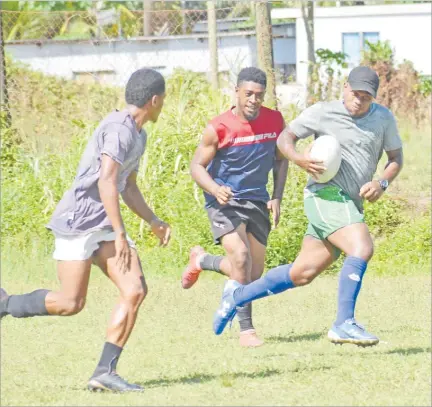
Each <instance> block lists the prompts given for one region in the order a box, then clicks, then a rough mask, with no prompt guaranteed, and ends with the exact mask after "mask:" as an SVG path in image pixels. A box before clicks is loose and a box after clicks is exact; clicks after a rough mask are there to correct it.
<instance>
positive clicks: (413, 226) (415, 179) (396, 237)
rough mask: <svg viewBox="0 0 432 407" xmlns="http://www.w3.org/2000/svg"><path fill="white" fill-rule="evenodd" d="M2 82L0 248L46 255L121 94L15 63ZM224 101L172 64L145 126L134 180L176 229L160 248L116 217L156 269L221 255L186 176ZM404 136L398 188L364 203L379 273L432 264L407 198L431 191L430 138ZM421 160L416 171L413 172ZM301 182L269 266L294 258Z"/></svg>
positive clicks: (415, 209) (291, 183)
mask: <svg viewBox="0 0 432 407" xmlns="http://www.w3.org/2000/svg"><path fill="white" fill-rule="evenodd" d="M8 80H9V84H10V90H11V91H10V97H11V111H12V118H13V128H12V130H11V131H9V133H8V134H9V135H8V136H7V140H6V142H5V139H4V140H2V143H3V146H4V147H5V148H3V149H2V170H3V171H2V196H1V212H2V217H1V226H2V234H3V236H2V243H1V244H2V248H3V250H4V249H7V248H8V247H10V245H12V244H13V245H14V246H16V247H18V248H19V249H20V250H21V251H22V252H23V253H26V252H28V251H29V250H38V251H42V252H44V253H46V254H48V253H49V252H50V251H51V250H52V239H51V236H50V234H49V233H48V232H47V231H46V230H45V228H44V225H45V224H46V222H47V221H48V219H49V217H50V215H51V213H52V211H53V209H54V207H55V205H56V203H57V202H58V200H59V199H60V198H61V196H62V194H63V192H64V191H65V190H66V189H67V188H69V187H70V184H71V182H72V180H73V178H74V175H75V171H76V168H77V165H78V162H79V159H80V155H81V152H82V151H83V149H84V147H85V145H86V143H87V140H88V138H89V137H90V135H91V133H92V131H93V129H94V128H95V126H96V125H97V122H98V121H99V120H100V119H101V118H102V117H103V116H104V115H106V114H107V113H108V112H109V111H111V110H112V109H114V108H122V107H123V103H122V91H121V90H120V89H117V88H109V87H101V86H97V85H94V86H91V87H88V86H84V85H79V84H76V83H74V82H70V81H65V80H60V79H56V78H53V77H47V76H44V75H42V74H39V73H35V72H32V71H30V70H28V69H27V68H25V67H22V66H17V65H14V64H12V63H9V72H8ZM230 100H231V98H230V97H229V96H227V95H224V94H222V93H219V92H215V91H213V90H212V89H211V87H210V86H209V84H208V83H207V81H206V80H205V79H204V78H202V77H200V76H199V75H196V74H192V73H190V72H184V71H178V72H177V73H175V74H174V75H173V76H172V77H171V78H170V79H169V81H168V88H167V101H166V105H165V107H164V111H163V113H162V115H161V117H160V119H159V121H158V122H157V123H156V124H154V125H149V126H148V127H147V131H148V133H149V142H148V147H147V151H146V154H145V156H144V158H143V160H142V163H141V167H140V171H139V185H140V187H141V189H142V191H143V194H144V196H145V198H146V200H147V201H148V203H149V204H150V205H151V206H152V207H153V208H154V210H155V211H156V213H157V214H158V215H159V216H160V217H162V218H163V219H165V220H166V221H168V222H170V223H171V224H172V226H173V239H172V242H171V245H170V247H169V248H168V249H167V250H166V251H164V255H160V252H159V250H158V249H157V248H156V240H155V239H154V238H153V237H152V236H151V234H150V232H149V229H148V227H147V226H146V225H144V224H143V222H141V221H140V220H139V219H138V218H137V217H136V216H135V215H133V214H132V213H131V212H130V211H128V210H127V209H126V208H124V211H123V214H124V218H125V222H126V225H127V228H128V231H129V233H130V234H131V235H132V237H133V238H134V239H135V240H136V242H137V243H138V247H139V248H140V251H141V253H142V255H143V256H144V257H145V259H146V260H147V262H148V263H149V264H150V265H152V266H154V267H158V268H160V269H161V270H162V271H163V270H167V271H168V270H173V269H176V268H178V267H180V266H181V265H182V264H183V263H184V262H185V261H186V259H187V253H188V250H189V248H190V247H191V246H193V245H196V244H200V245H202V246H204V247H205V248H207V249H210V250H212V251H214V252H219V253H220V248H215V247H214V246H213V244H212V237H211V234H210V229H209V224H208V219H207V215H206V213H205V211H204V209H203V196H202V192H201V191H200V190H199V189H198V188H197V186H196V185H195V184H194V183H193V181H192V179H191V177H190V175H189V163H190V160H191V157H192V154H193V151H194V149H195V148H196V146H197V144H198V143H199V140H200V137H201V133H202V130H203V129H204V127H205V126H206V124H207V122H208V120H209V119H210V118H212V117H213V116H215V115H217V114H219V113H221V112H223V111H224V110H225V109H227V108H228V107H229V105H230ZM30 114H31V116H30ZM294 114H296V111H295V109H287V110H286V111H285V120H286V122H289V121H290V120H291V119H292V117H291V116H292V115H294ZM29 117H31V118H32V120H31V121H29V120H28V118H29ZM402 135H403V138H404V141H405V143H406V150H407V153H408V154H406V155H407V165H406V167H405V169H404V172H403V175H402V176H401V179H400V181H398V183H397V184H396V187H395V188H394V189H393V191H396V193H393V194H392V193H390V194H387V195H386V196H385V197H384V198H383V199H382V200H381V201H380V202H378V203H377V204H375V205H367V208H366V210H367V212H366V213H367V219H368V223H369V226H370V228H371V231H372V233H373V234H374V235H375V236H376V237H377V255H376V259H377V261H376V262H375V263H373V264H374V265H373V266H372V267H371V268H372V269H373V270H375V271H376V272H378V273H385V272H391V271H392V267H391V266H389V265H391V262H392V261H393V259H395V258H398V259H400V261H404V262H407V268H406V269H407V270H408V269H409V270H412V269H423V270H425V269H428V267H429V263H430V250H429V247H430V224H429V217H430V202H429V201H427V202H426V203H424V202H423V201H422V206H421V210H420V209H419V206H418V205H417V203H418V202H417V201H416V200H415V199H414V200H413V197H417V196H418V197H419V199H421V198H420V197H423V199H425V198H426V199H428V198H430V190H429V189H427V190H426V191H425V189H426V186H427V185H429V184H428V182H429V180H430V155H429V151H430V137H429V135H428V132H427V129H426V130H425V131H419V130H417V129H411V130H410V131H407V130H404V131H403V132H402ZM419 146H421V147H419ZM427 146H429V149H427ZM412 154H415V155H416V157H415V158H413V157H412ZM419 163H423V164H422V168H423V170H422V171H417V172H416V174H417V175H414V173H413V171H414V170H416V169H417V167H418V166H419ZM305 182H306V176H305V173H304V172H303V171H300V170H299V169H298V168H296V167H294V166H291V168H290V172H289V178H288V182H287V185H286V193H285V198H284V201H283V207H282V219H281V223H280V226H279V227H278V228H277V229H276V230H274V231H273V232H272V233H271V237H270V241H269V249H268V256H267V266H268V267H272V266H275V265H278V264H281V263H285V262H288V261H292V260H293V259H294V258H295V256H296V254H297V252H298V250H299V247H300V243H301V240H302V237H303V233H304V230H305V227H306V218H305V216H304V214H303V193H302V190H303V187H304V185H305ZM270 187H271V186H270ZM336 266H337V265H336ZM408 266H409V267H408ZM333 269H334V268H333Z"/></svg>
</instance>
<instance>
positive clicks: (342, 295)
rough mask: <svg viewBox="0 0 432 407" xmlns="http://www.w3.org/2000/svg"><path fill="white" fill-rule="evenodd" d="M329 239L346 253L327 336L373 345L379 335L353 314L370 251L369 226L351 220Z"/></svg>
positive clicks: (371, 253) (371, 250)
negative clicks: (357, 319) (333, 320)
mask: <svg viewBox="0 0 432 407" xmlns="http://www.w3.org/2000/svg"><path fill="white" fill-rule="evenodd" d="M328 240H329V241H331V242H332V243H333V244H334V245H335V246H337V247H339V248H340V249H341V250H342V251H343V252H345V253H346V255H347V257H346V259H345V261H344V263H343V266H342V269H341V272H340V275H339V290H338V311H337V317H336V321H335V323H334V325H333V327H332V328H331V330H330V331H329V339H330V340H331V341H332V342H334V343H341V344H342V343H353V344H357V345H361V346H372V345H376V344H377V343H378V342H379V339H378V338H377V337H376V336H375V335H372V334H370V333H369V332H367V331H366V330H365V329H364V328H363V327H362V326H361V325H359V324H358V323H357V322H356V320H355V318H354V312H355V306H356V302H357V297H358V294H359V292H360V289H361V285H362V281H363V277H364V274H365V272H366V269H367V265H368V262H369V260H370V259H371V258H372V255H373V241H372V238H371V235H370V233H369V229H368V227H367V225H366V224H365V223H361V222H360V223H355V224H350V225H348V226H345V227H343V228H341V229H339V230H337V231H336V232H334V233H333V234H331V235H330V236H329V237H328Z"/></svg>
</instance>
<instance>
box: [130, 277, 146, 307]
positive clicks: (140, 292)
mask: <svg viewBox="0 0 432 407" xmlns="http://www.w3.org/2000/svg"><path fill="white" fill-rule="evenodd" d="M147 292H148V288H147V284H146V283H145V282H141V283H137V284H134V285H133V286H131V287H129V289H128V290H127V292H126V294H125V299H126V301H127V302H128V303H129V304H130V305H131V306H132V307H134V308H138V307H139V306H140V305H141V303H142V302H143V301H144V298H145V297H146V295H147Z"/></svg>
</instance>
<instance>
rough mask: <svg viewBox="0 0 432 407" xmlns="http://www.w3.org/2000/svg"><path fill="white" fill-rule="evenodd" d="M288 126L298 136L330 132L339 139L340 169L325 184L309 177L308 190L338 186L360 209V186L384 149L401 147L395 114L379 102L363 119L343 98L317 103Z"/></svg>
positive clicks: (361, 203)
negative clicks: (350, 112) (352, 114)
mask: <svg viewBox="0 0 432 407" xmlns="http://www.w3.org/2000/svg"><path fill="white" fill-rule="evenodd" d="M289 127H290V129H291V130H292V132H293V133H294V134H295V135H296V136H297V137H298V138H306V137H308V136H311V135H315V137H319V136H323V135H330V136H333V137H335V138H336V139H337V140H338V141H339V143H340V144H341V147H342V163H341V166H340V169H339V172H338V173H337V174H336V176H335V177H334V178H333V179H331V180H330V181H329V182H328V183H325V184H319V183H316V182H315V181H314V179H313V178H310V179H309V182H308V184H307V187H306V190H309V191H311V192H314V191H317V190H318V189H321V188H323V187H324V186H326V185H336V186H338V187H339V188H341V189H342V190H344V191H345V192H346V193H347V194H348V195H349V196H350V197H351V198H352V199H353V200H354V202H355V204H356V205H357V207H358V208H359V209H360V210H363V200H362V198H361V197H360V196H359V193H360V188H361V187H362V186H363V185H364V184H366V183H367V182H370V181H371V180H372V178H373V176H374V174H375V171H376V169H377V166H378V162H379V160H380V158H381V156H382V153H383V151H391V150H397V149H399V148H401V147H402V141H401V138H400V136H399V132H398V129H397V125H396V120H395V118H394V116H393V114H392V113H391V112H390V110H388V109H387V108H386V107H384V106H381V105H379V104H377V103H372V105H371V107H370V109H369V112H368V113H367V114H366V115H364V116H362V117H360V118H354V117H352V116H351V115H350V114H349V112H348V110H347V109H346V108H345V106H344V104H343V102H342V101H333V102H321V103H317V104H315V105H313V106H311V107H309V108H307V109H305V110H304V111H303V112H302V113H301V114H300V116H299V117H297V118H296V119H295V120H293V121H292V122H291V123H290V125H289Z"/></svg>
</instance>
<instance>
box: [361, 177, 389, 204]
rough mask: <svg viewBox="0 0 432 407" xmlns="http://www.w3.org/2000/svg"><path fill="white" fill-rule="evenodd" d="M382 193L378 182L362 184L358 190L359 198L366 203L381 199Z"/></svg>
mask: <svg viewBox="0 0 432 407" xmlns="http://www.w3.org/2000/svg"><path fill="white" fill-rule="evenodd" d="M383 193H384V190H383V189H382V188H381V185H380V184H379V182H378V181H371V182H368V183H366V184H364V185H363V186H362V187H361V188H360V194H359V195H360V196H361V197H362V198H364V199H366V200H367V201H369V202H371V203H374V202H376V201H378V199H380V198H381V195H382V194H383Z"/></svg>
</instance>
